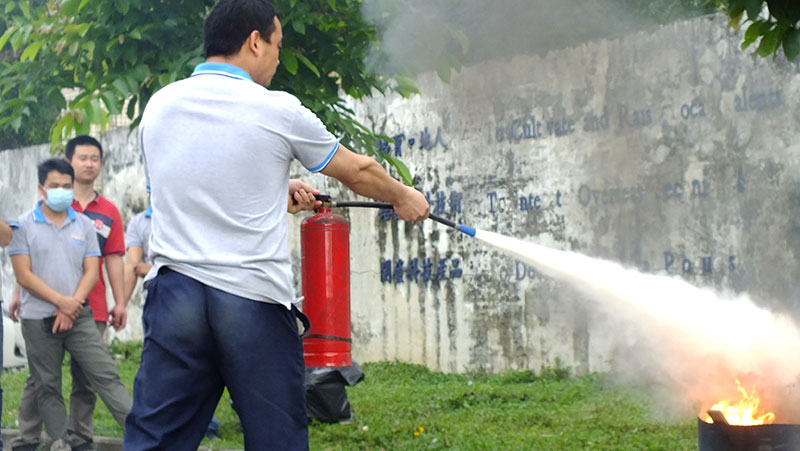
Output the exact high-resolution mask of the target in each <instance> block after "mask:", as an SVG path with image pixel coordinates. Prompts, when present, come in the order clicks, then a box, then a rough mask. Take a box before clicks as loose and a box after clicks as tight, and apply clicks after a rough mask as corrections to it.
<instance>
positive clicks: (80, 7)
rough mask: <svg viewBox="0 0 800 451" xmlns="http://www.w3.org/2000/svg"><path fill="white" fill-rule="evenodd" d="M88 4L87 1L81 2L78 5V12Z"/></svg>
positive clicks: (82, 0)
mask: <svg viewBox="0 0 800 451" xmlns="http://www.w3.org/2000/svg"><path fill="white" fill-rule="evenodd" d="M88 3H89V0H81V4H80V5H78V11H80V10H82V9H83V7H84V6H86V5H87V4H88Z"/></svg>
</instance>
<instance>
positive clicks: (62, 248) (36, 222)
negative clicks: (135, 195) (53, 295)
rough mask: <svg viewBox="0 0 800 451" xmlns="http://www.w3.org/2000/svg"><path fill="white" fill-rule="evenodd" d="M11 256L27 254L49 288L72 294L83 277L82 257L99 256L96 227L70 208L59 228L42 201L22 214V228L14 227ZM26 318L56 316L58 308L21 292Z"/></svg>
mask: <svg viewBox="0 0 800 451" xmlns="http://www.w3.org/2000/svg"><path fill="white" fill-rule="evenodd" d="M8 254H9V255H12V256H13V255H17V254H28V255H30V259H31V270H32V271H33V273H34V274H35V275H36V276H37V277H39V278H40V279H42V281H43V282H44V283H45V284H47V286H48V287H50V288H52V289H53V290H55V291H57V292H59V293H61V294H62V295H64V296H72V295H73V294H74V293H75V290H76V289H77V288H78V283H79V282H80V280H81V278H82V277H83V260H84V259H85V258H86V257H99V256H100V246H99V245H98V244H97V230H96V229H95V226H94V222H93V221H92V220H91V219H89V218H88V217H87V216H85V215H83V214H81V213H76V212H75V210H73V209H72V208H67V218H66V219H64V223H63V224H61V227H56V225H55V224H53V223H52V222H51V221H50V220H49V219H47V218H46V217H45V215H44V213H43V212H42V209H41V202H39V204H37V205H36V208H34V209H33V210H31V211H29V212H28V213H25V214H23V215H22V216H20V217H19V227H18V228H17V229H16V230H14V236H13V237H12V238H11V244H9V246H8ZM20 299H21V301H22V308H21V311H20V316H21V317H22V318H23V319H42V318H46V317H48V316H53V315H54V314H55V313H56V310H58V308H57V307H56V306H55V304H52V303H50V302H48V301H45V300H44V299H40V298H38V297H36V296H34V295H33V294H31V293H30V292H29V291H28V290H26V289H25V288H22V289H21V291H20Z"/></svg>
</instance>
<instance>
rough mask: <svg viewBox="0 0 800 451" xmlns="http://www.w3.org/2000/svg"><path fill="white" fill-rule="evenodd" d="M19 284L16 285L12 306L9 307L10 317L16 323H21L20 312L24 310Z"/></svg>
mask: <svg viewBox="0 0 800 451" xmlns="http://www.w3.org/2000/svg"><path fill="white" fill-rule="evenodd" d="M19 290H20V288H19V284H18V283H15V284H14V294H13V295H12V296H11V304H10V305H9V306H8V316H9V317H11V320H12V321H14V322H15V323H18V322H19V311H20V309H21V308H22V300H21V298H20V294H21V293H20V291H19Z"/></svg>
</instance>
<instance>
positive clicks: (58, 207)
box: [45, 188, 72, 211]
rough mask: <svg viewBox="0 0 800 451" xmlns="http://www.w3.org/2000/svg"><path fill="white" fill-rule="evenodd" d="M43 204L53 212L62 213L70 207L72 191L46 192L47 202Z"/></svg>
mask: <svg viewBox="0 0 800 451" xmlns="http://www.w3.org/2000/svg"><path fill="white" fill-rule="evenodd" d="M45 202H46V203H47V206H48V207H50V208H52V209H53V211H64V210H66V209H67V207H69V206H70V205H72V190H71V189H64V188H51V189H49V190H47V200H46V201H45Z"/></svg>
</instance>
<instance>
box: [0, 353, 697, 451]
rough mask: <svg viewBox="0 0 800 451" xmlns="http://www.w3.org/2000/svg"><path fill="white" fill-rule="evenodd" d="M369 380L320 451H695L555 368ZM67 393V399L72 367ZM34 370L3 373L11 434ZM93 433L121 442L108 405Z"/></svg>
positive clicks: (626, 397)
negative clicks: (352, 417) (348, 419)
mask: <svg viewBox="0 0 800 451" xmlns="http://www.w3.org/2000/svg"><path fill="white" fill-rule="evenodd" d="M111 350H112V354H114V355H115V357H116V358H117V360H118V366H119V369H120V375H121V376H122V379H123V381H124V382H125V384H126V386H127V387H128V388H129V389H130V388H131V387H132V385H133V378H134V376H135V374H136V370H137V367H138V362H139V356H140V353H141V344H137V343H114V344H112V346H111ZM362 366H363V369H364V373H365V374H366V379H365V380H364V381H363V382H361V383H359V384H358V385H356V386H355V387H349V388H348V389H347V390H348V398H349V400H350V403H351V405H352V408H353V412H354V414H355V421H353V422H352V423H351V424H322V423H319V422H316V421H314V422H312V424H311V425H310V427H309V436H310V441H311V449H313V450H351V449H365V450H419V449H461V450H474V449H492V450H494V449H535V450H623V449H635V450H645V449H648V450H683V449H687V450H688V449H696V447H697V433H696V428H697V426H696V420H695V419H694V417H693V416H687V417H686V418H683V419H681V420H679V421H670V420H661V421H659V420H654V419H652V417H651V416H650V415H649V414H648V413H649V412H650V411H651V408H652V407H653V406H652V405H651V402H650V401H649V400H648V398H647V397H646V396H645V395H644V394H643V393H642V392H641V391H637V390H636V389H633V388H609V384H606V383H605V380H604V376H603V375H599V374H592V375H588V376H581V377H569V371H568V370H566V369H564V368H560V367H556V368H548V369H545V370H544V371H543V372H542V373H541V374H535V373H533V372H531V371H512V372H507V373H503V374H497V375H490V374H485V373H483V372H472V373H468V374H443V373H437V372H432V371H429V370H428V369H426V368H424V367H422V366H420V365H410V364H405V363H398V362H394V363H387V362H380V363H366V364H364V365H362ZM64 368H65V371H64V394H65V398H67V397H68V395H69V387H70V383H71V382H70V380H69V371H68V370H67V368H68V366H67V363H65V366H64ZM26 377H27V370H23V371H18V372H6V373H4V374H3V380H2V385H3V390H4V397H3V398H4V405H3V416H2V424H3V427H4V428H16V412H17V407H18V405H19V398H20V394H21V391H22V388H23V386H24V384H25V378H26ZM216 416H217V418H218V419H219V420H220V421H221V423H222V424H221V427H220V435H221V436H222V438H223V439H222V440H221V441H215V442H210V441H209V440H204V441H203V444H204V445H206V446H209V447H212V448H214V449H231V448H233V449H241V448H243V445H242V443H243V442H242V430H241V427H240V426H239V421H238V418H237V416H236V414H235V412H234V411H233V410H232V409H231V407H230V402H229V396H228V393H227V392H225V393H224V394H223V399H222V400H221V402H220V405H219V407H218V408H217V412H216ZM94 421H95V433H96V434H97V435H104V436H110V437H121V436H122V429H121V428H120V427H119V426H118V425H117V424H116V423H115V421H114V419H113V418H112V417H111V414H110V413H109V412H108V410H107V409H106V408H105V406H104V405H103V403H102V402H98V404H97V408H96V410H95V414H94Z"/></svg>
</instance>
